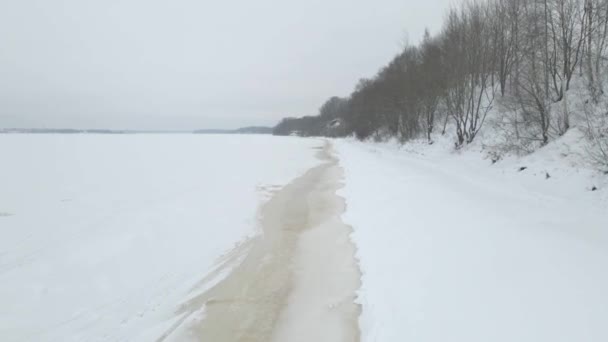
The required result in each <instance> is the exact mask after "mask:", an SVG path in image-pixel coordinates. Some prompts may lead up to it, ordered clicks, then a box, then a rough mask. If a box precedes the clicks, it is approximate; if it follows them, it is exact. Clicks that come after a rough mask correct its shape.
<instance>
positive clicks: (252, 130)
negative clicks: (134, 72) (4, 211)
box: [0, 126, 272, 134]
mask: <svg viewBox="0 0 608 342" xmlns="http://www.w3.org/2000/svg"><path fill="white" fill-rule="evenodd" d="M0 134H272V127H257V126H256V127H243V128H238V129H198V130H191V131H169V130H167V131H164V130H115V129H72V128H0Z"/></svg>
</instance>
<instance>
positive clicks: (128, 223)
mask: <svg viewBox="0 0 608 342" xmlns="http://www.w3.org/2000/svg"><path fill="white" fill-rule="evenodd" d="M319 145H320V142H319V141H317V140H305V139H298V138H277V137H269V136H210V135H0V158H2V167H0V213H2V214H1V215H0V303H1V305H0V336H1V337H2V340H7V341H9V340H10V341H19V340H36V341H84V340H87V341H109V340H112V341H115V340H129V341H136V340H142V341H151V340H154V339H156V338H157V337H158V336H160V335H161V334H162V333H163V332H164V331H165V330H166V329H167V328H169V326H171V324H172V323H173V322H174V321H175V319H176V318H175V317H174V312H175V310H176V308H177V307H178V305H179V304H180V303H181V302H183V301H185V300H186V299H188V298H189V297H191V296H194V295H195V294H196V291H200V290H201V289H194V290H193V288H194V287H195V284H197V282H199V281H200V280H201V279H202V278H203V277H204V276H205V275H206V274H207V272H209V271H210V269H211V268H212V267H213V263H214V261H215V260H216V259H217V258H218V256H220V255H221V254H222V253H224V252H225V251H227V250H229V249H231V247H233V246H234V244H235V243H237V242H238V241H239V240H241V239H243V238H244V237H245V236H247V235H251V234H253V233H254V232H255V226H256V210H257V207H258V204H259V201H260V200H261V199H262V197H263V196H265V194H266V190H264V189H266V187H267V186H273V185H275V186H276V185H284V184H286V183H288V182H289V181H290V180H291V179H293V178H295V177H297V176H299V175H300V174H302V173H304V172H305V171H306V170H307V169H309V168H311V167H312V166H314V165H316V164H317V163H318V161H317V159H315V157H314V153H315V152H316V151H315V150H313V149H312V147H315V146H319ZM266 195H267V194H266ZM192 291H194V293H193V292H192Z"/></svg>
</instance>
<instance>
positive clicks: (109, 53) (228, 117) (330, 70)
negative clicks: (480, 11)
mask: <svg viewBox="0 0 608 342" xmlns="http://www.w3.org/2000/svg"><path fill="white" fill-rule="evenodd" d="M449 4H450V1H448V0H426V1H421V0H381V1H371V0H367V1H359V0H333V1H320V0H308V1H307V0H299V1H292V0H249V1H246V0H233V1H221V0H216V1H208V0H164V1H160V0H97V1H93V0H0V127H42V128H44V127H46V128H53V127H55V128H58V127H66V128H115V129H127V128H128V129H196V128H236V127H240V126H246V125H273V124H275V123H276V122H277V121H278V120H279V119H280V118H281V117H284V116H288V115H290V116H300V115H308V114H316V113H317V109H318V108H319V107H320V106H321V104H322V103H323V102H324V101H325V100H326V99H327V98H329V97H330V96H333V95H338V96H346V95H348V94H349V93H350V92H351V90H352V89H353V88H354V86H355V84H356V83H357V81H358V80H359V79H360V78H362V77H370V76H372V75H374V74H375V73H376V71H377V70H378V69H379V68H380V67H381V66H383V65H384V64H386V63H387V62H388V61H389V60H390V59H391V58H392V57H393V56H394V55H395V54H396V53H397V52H398V51H399V50H400V48H401V47H402V46H403V41H404V39H405V38H406V37H408V38H409V41H410V42H418V41H419V40H420V37H421V36H422V33H423V31H424V28H425V27H429V28H430V29H431V32H433V33H434V32H436V31H438V30H439V28H440V26H441V22H442V19H443V17H444V13H445V12H446V10H447V8H448V6H449Z"/></svg>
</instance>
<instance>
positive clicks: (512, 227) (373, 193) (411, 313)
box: [335, 131, 608, 342]
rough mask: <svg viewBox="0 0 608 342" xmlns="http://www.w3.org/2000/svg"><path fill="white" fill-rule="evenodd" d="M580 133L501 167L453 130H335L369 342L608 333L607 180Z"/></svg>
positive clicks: (583, 337)
mask: <svg viewBox="0 0 608 342" xmlns="http://www.w3.org/2000/svg"><path fill="white" fill-rule="evenodd" d="M577 139H578V136H577V133H576V131H573V132H570V133H569V134H568V135H567V136H565V137H562V139H559V140H556V141H554V142H553V143H551V144H549V145H548V146H546V147H544V148H543V149H541V150H539V151H537V152H536V153H534V154H531V155H529V156H527V157H523V158H515V157H510V158H506V159H505V160H501V161H499V162H498V163H496V164H492V162H491V161H490V160H489V159H486V158H485V157H486V154H485V151H483V150H482V149H481V148H478V149H476V148H475V147H470V148H467V149H465V150H464V151H459V152H454V151H452V149H451V148H450V144H451V142H450V141H449V140H446V141H436V143H435V144H434V145H432V146H428V145H426V144H423V143H420V142H418V143H416V142H412V143H408V144H406V145H404V146H399V145H397V144H390V143H381V144H374V143H370V142H366V143H360V142H354V141H350V140H337V141H335V144H336V146H337V150H338V152H339V157H340V160H341V165H342V166H343V167H344V169H345V188H344V189H343V190H342V191H341V192H340V193H341V195H342V196H344V197H345V198H346V202H347V210H346V215H345V217H344V220H345V222H347V223H348V224H351V225H352V226H353V229H354V233H353V236H352V237H353V240H354V241H355V243H356V245H357V248H358V258H359V261H360V266H361V270H362V273H363V278H362V284H363V285H362V288H361V290H360V292H359V300H360V302H361V304H362V306H363V314H362V317H361V319H360V325H361V328H362V341H364V342H370V341H383V342H387V341H395V342H396V341H417V342H427V341H429V342H430V341H432V342H445V341H451V342H455V341H462V342H487V341H493V342H499V341H505V342H506V341H519V342H524V341H531V342H532V341H534V342H539V341H547V342H549V341H550V342H557V341H564V342H565V341H598V342H599V341H607V340H608V325H607V324H606V322H607V321H608V296H607V295H606V289H607V288H608V273H607V272H606V270H608V209H607V207H608V206H607V201H606V191H605V190H603V189H604V188H605V187H606V184H607V183H608V182H607V181H606V176H605V175H602V174H601V173H599V172H597V171H594V170H593V169H592V168H587V167H586V166H585V165H584V163H582V162H580V163H579V162H578V161H579V159H578V157H576V144H577V142H576V141H577ZM567 151H570V152H571V153H568V152H567ZM524 167H525V169H524V170H522V171H520V169H522V168H524ZM594 186H595V187H597V188H599V191H591V189H592V188H593V187H594Z"/></svg>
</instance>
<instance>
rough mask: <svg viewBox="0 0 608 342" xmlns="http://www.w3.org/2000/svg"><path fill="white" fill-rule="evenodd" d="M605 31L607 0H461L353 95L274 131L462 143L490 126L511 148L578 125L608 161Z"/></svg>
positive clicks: (598, 156)
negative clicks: (438, 25)
mask: <svg viewBox="0 0 608 342" xmlns="http://www.w3.org/2000/svg"><path fill="white" fill-rule="evenodd" d="M607 35H608V0H489V1H484V2H481V1H472V2H471V1H469V2H463V3H461V4H460V5H458V6H455V7H453V8H451V9H450V10H448V11H447V13H446V14H445V19H444V22H443V27H442V29H441V30H440V32H438V33H437V34H431V33H430V32H429V31H428V30H427V31H426V32H425V34H424V37H423V38H422V39H421V41H420V42H419V43H418V44H411V45H407V46H405V47H404V48H403V50H402V51H401V52H400V53H399V54H398V55H397V56H395V57H394V58H393V59H392V60H391V61H390V62H389V63H388V64H387V65H385V66H384V67H382V68H381V69H380V70H379V71H378V73H377V74H376V75H375V76H374V77H371V78H365V79H361V80H360V81H359V82H358V84H356V86H355V87H354V90H353V92H352V93H351V94H350V95H349V96H347V97H336V96H334V97H331V98H330V99H328V100H327V101H326V102H325V103H324V104H323V105H322V106H321V107H320V109H319V113H318V114H317V115H315V116H305V117H300V118H294V117H289V118H285V119H283V120H281V121H280V122H279V123H278V125H277V126H276V127H275V128H274V131H273V133H274V134H276V135H301V136H328V137H345V136H355V137H356V138H357V139H360V140H366V139H375V140H383V139H387V138H396V139H398V140H399V141H401V142H407V141H408V140H411V139H421V138H422V139H426V140H428V142H429V143H433V136H434V135H436V134H446V133H450V134H451V135H453V136H454V146H455V148H461V147H463V146H466V145H467V144H470V143H472V142H473V141H475V139H476V138H477V137H478V135H479V134H480V132H482V131H483V130H484V129H487V130H489V131H491V134H494V135H498V134H500V135H501V138H502V139H501V149H502V150H503V151H505V152H507V151H508V152H516V153H529V152H532V151H534V150H535V149H537V148H539V147H542V146H544V145H546V144H547V143H549V142H550V141H552V140H554V139H557V138H558V137H560V136H562V135H563V134H565V133H566V132H567V131H568V130H569V129H571V128H573V127H577V128H579V129H581V130H582V131H584V133H585V135H586V137H587V140H588V144H589V146H590V148H589V149H588V150H589V156H590V157H591V158H592V159H593V160H594V161H595V162H597V163H599V164H600V165H603V166H606V165H608V99H607V98H606V94H605V83H606V70H605V69H606V58H607V56H606V38H607ZM488 127H490V128H488Z"/></svg>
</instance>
